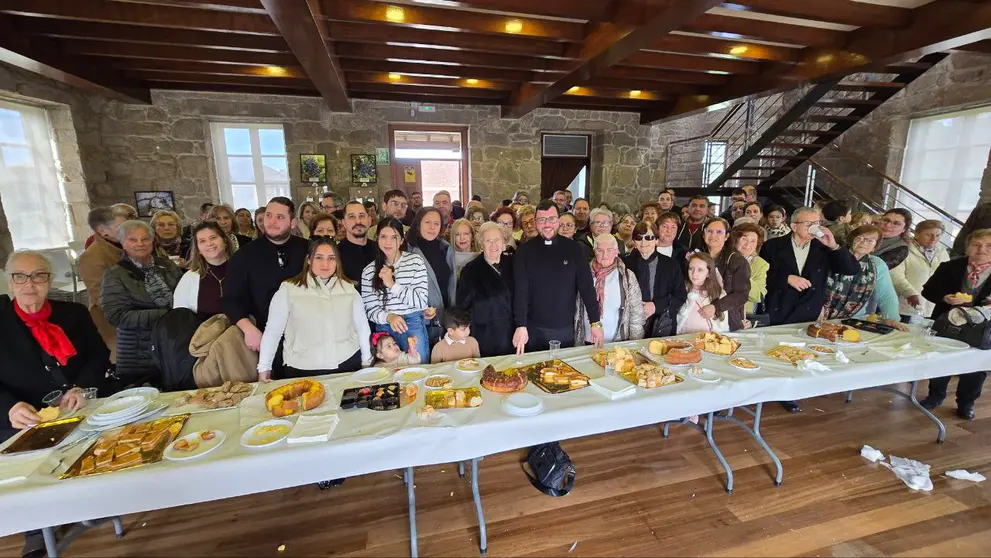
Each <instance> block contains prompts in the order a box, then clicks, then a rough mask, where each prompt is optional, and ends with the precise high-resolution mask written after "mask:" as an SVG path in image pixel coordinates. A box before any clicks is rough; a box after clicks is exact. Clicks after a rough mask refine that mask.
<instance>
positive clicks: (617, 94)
mask: <svg viewBox="0 0 991 558" xmlns="http://www.w3.org/2000/svg"><path fill="white" fill-rule="evenodd" d="M635 91H636V92H637V94H636V95H634V94H633V93H631V91H630V90H626V89H612V88H608V87H589V86H586V85H583V86H581V87H573V88H571V89H569V90H568V92H567V93H565V94H564V95H563V96H561V97H560V98H559V99H564V100H568V99H575V98H595V99H613V100H617V101H622V103H621V104H626V103H629V104H630V106H634V105H646V104H649V103H651V102H657V101H668V100H671V99H672V97H671V96H669V95H665V94H663V93H655V92H653V91H648V90H643V89H637V90H635Z"/></svg>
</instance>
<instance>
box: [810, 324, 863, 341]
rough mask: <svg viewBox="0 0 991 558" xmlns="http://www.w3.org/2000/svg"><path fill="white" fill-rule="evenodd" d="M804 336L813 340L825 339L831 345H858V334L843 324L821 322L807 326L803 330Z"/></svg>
mask: <svg viewBox="0 0 991 558" xmlns="http://www.w3.org/2000/svg"><path fill="white" fill-rule="evenodd" d="M804 331H805V334H806V335H808V336H809V337H812V338H814V339H825V340H827V341H829V342H831V343H859V342H860V332H859V331H857V330H856V329H855V328H852V327H850V326H848V325H843V324H834V323H831V322H822V323H817V324H809V327H807V328H805V330H804Z"/></svg>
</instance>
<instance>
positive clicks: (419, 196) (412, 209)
mask: <svg viewBox="0 0 991 558" xmlns="http://www.w3.org/2000/svg"><path fill="white" fill-rule="evenodd" d="M421 207H423V193H422V192H420V191H419V190H413V191H412V192H410V195H409V208H408V209H407V210H406V216H405V217H403V218H402V219H401V220H402V222H403V224H404V225H406V226H407V227H408V226H410V225H412V224H413V216H414V215H416V212H417V211H419V210H420V208H421ZM372 222H373V223H374V222H375V221H374V220H373V221H372Z"/></svg>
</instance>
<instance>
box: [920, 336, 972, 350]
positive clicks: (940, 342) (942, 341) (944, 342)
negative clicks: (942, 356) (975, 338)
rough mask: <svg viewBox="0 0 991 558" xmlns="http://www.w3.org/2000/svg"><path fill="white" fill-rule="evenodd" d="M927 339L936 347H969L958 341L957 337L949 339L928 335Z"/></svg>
mask: <svg viewBox="0 0 991 558" xmlns="http://www.w3.org/2000/svg"><path fill="white" fill-rule="evenodd" d="M927 340H928V341H929V342H930V343H931V344H933V345H936V346H937V347H943V348H947V349H969V348H970V345H968V344H966V343H964V342H963V341H960V340H958V339H950V338H949V337H928V338H927Z"/></svg>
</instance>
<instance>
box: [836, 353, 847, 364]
mask: <svg viewBox="0 0 991 558" xmlns="http://www.w3.org/2000/svg"><path fill="white" fill-rule="evenodd" d="M834 358H835V359H836V362H838V363H840V364H850V359H849V357H847V356H846V355H845V354H843V351H836V355H835V356H834Z"/></svg>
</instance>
